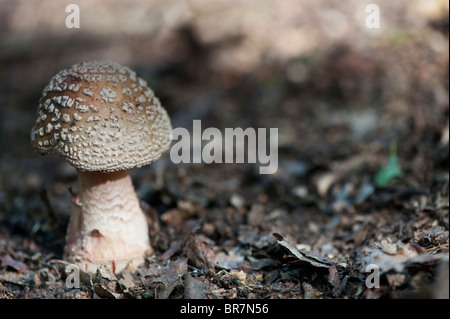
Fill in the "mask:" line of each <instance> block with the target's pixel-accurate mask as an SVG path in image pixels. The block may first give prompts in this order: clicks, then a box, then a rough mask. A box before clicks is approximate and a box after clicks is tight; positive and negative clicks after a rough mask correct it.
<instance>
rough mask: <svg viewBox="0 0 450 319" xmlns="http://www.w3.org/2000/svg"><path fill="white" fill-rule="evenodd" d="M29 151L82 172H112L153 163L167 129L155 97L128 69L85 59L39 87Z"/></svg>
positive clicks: (166, 145) (165, 117) (164, 144)
mask: <svg viewBox="0 0 450 319" xmlns="http://www.w3.org/2000/svg"><path fill="white" fill-rule="evenodd" d="M37 116H38V117H37V120H36V123H35V125H34V127H33V128H32V130H31V142H32V145H33V147H34V148H35V149H36V150H37V151H38V152H39V153H41V154H57V155H59V156H61V157H62V158H64V159H65V160H66V161H68V162H69V163H70V164H71V165H72V166H74V167H75V168H77V169H81V170H84V171H101V172H114V171H119V170H127V169H130V168H133V167H140V166H143V165H147V164H150V163H152V162H154V161H156V160H157V159H158V158H159V157H160V156H161V155H162V153H164V152H165V151H166V150H167V149H168V148H169V146H170V142H171V139H170V136H171V131H172V126H171V123H170V119H169V116H168V115H167V112H166V110H165V109H164V108H163V107H162V106H161V103H160V101H159V99H158V98H157V97H156V96H155V95H154V93H153V91H152V90H151V89H150V88H149V87H148V86H147V83H146V82H145V81H144V80H142V79H141V78H139V77H137V76H136V73H135V72H134V71H133V70H131V69H130V68H128V67H125V66H122V65H120V64H118V63H115V62H111V61H103V60H100V61H89V62H82V63H78V64H74V65H72V66H71V67H70V68H68V69H65V70H62V71H60V72H59V73H57V74H56V75H55V76H54V77H53V78H52V79H51V80H50V83H49V84H48V85H47V86H46V87H45V88H44V90H43V92H42V98H41V99H40V102H39V107H38V111H37Z"/></svg>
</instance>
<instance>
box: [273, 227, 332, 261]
mask: <svg viewBox="0 0 450 319" xmlns="http://www.w3.org/2000/svg"><path fill="white" fill-rule="evenodd" d="M273 236H274V237H275V238H276V239H277V242H278V245H280V246H281V247H283V248H284V249H286V250H287V251H288V252H289V253H290V254H291V255H293V256H294V257H295V258H297V260H296V261H294V262H291V263H289V264H290V265H294V264H306V265H309V266H313V267H318V268H329V267H330V266H331V265H334V264H336V262H335V261H334V260H332V259H330V258H327V257H323V256H320V255H319V254H318V253H316V252H307V251H304V250H299V249H297V248H296V247H295V246H293V245H292V244H290V243H288V242H287V241H285V240H284V239H283V236H281V235H280V234H277V233H273Z"/></svg>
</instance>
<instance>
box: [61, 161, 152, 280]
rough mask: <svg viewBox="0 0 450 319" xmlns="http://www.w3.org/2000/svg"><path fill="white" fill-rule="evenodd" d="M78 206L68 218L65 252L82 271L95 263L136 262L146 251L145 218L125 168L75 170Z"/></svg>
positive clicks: (122, 264)
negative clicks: (100, 170) (111, 170)
mask: <svg viewBox="0 0 450 319" xmlns="http://www.w3.org/2000/svg"><path fill="white" fill-rule="evenodd" d="M77 195H78V197H79V199H78V201H77V202H78V208H77V210H76V211H75V212H73V214H72V217H71V219H70V223H69V227H68V231H67V238H66V248H65V254H66V258H67V259H69V260H73V261H75V262H76V263H77V264H78V265H79V266H80V267H81V268H82V270H84V271H88V272H92V271H95V269H96V267H97V265H100V264H107V265H109V266H110V267H111V269H116V268H117V269H122V268H124V267H125V266H127V265H128V264H129V263H131V264H132V265H133V264H135V265H139V264H141V263H142V262H143V259H144V256H145V253H146V251H148V252H150V251H151V248H150V242H149V237H148V230H147V222H146V217H145V215H144V213H143V212H142V209H141V206H140V204H139V199H138V197H137V195H136V193H135V190H134V187H133V184H132V181H131V178H130V175H129V173H128V171H127V170H123V171H117V172H112V173H101V172H85V171H82V170H78V194H77Z"/></svg>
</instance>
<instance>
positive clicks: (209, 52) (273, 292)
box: [0, 1, 449, 299]
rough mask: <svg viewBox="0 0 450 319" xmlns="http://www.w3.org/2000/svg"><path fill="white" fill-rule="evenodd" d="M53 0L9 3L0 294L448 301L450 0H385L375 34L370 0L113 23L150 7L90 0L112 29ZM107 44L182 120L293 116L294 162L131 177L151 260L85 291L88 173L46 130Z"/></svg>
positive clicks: (105, 53) (168, 6)
mask: <svg viewBox="0 0 450 319" xmlns="http://www.w3.org/2000/svg"><path fill="white" fill-rule="evenodd" d="M50 2H51V3H53V2H52V1H41V2H16V1H4V2H2V4H1V6H2V7H1V10H0V21H2V22H1V28H0V30H1V31H0V84H1V85H0V150H1V151H0V299H20V298H30V299H35V298H77V299H92V298H114V299H122V298H138V299H140V298H164V299H178V298H199V299H209V298H249V299H292V298H304V299H330V298H338V299H342V298H350V299H362V298H448V287H449V253H448V251H449V166H448V157H449V120H448V118H449V112H448V92H449V91H448V89H449V85H448V84H449V83H448V9H443V10H439V8H438V9H436V8H435V10H434V11H433V10H432V9H433V8H431V9H429V8H427V9H426V10H425V9H423V8H421V7H419V6H418V5H417V3H418V2H419V1H412V2H408V4H405V2H404V1H398V2H395V4H388V2H387V1H385V2H383V1H381V2H383V5H385V6H388V7H389V8H386V10H384V11H382V12H385V13H386V14H385V15H384V16H383V20H382V21H383V23H386V24H385V25H387V26H388V27H385V28H384V29H383V28H382V30H381V31H380V34H375V35H373V34H369V35H368V34H367V32H368V31H367V30H360V29H361V28H362V27H361V26H359V27H358V25H357V23H358V21H359V20H357V19H356V20H352V19H350V18H349V17H351V16H352V15H353V14H354V12H353V11H352V10H353V8H354V7H352V5H355V2H354V1H348V2H347V1H346V2H343V3H342V4H339V5H338V4H336V3H334V2H333V3H334V5H332V6H327V5H326V3H327V2H326V1H310V2H305V3H302V4H300V3H299V2H297V1H279V2H277V1H263V2H262V3H264V5H261V6H260V7H256V5H255V7H249V6H251V4H249V3H250V2H249V3H247V2H239V5H237V7H233V6H231V5H229V4H228V3H227V2H221V1H217V2H213V1H212V2H208V3H210V5H208V6H202V5H200V3H201V1H192V3H191V6H192V7H190V8H189V10H190V11H189V14H184V12H185V11H183V10H184V9H186V8H185V7H184V6H183V5H181V4H180V3H184V2H176V1H175V2H170V1H169V2H163V1H150V2H145V1H135V2H136V6H135V7H134V9H133V10H135V11H136V12H135V13H136V15H135V16H136V17H142V14H140V12H143V14H148V15H149V16H150V17H151V18H152V19H150V20H151V21H150V20H145V21H146V23H143V24H140V25H138V23H137V22H135V21H130V22H129V25H122V28H121V29H119V30H117V32H111V31H108V30H107V29H108V28H107V27H105V26H108V25H109V24H111V23H112V22H111V21H108V19H111V17H112V16H114V14H117V15H118V14H119V12H124V14H125V13H129V11H126V10H132V9H130V8H122V7H121V4H120V3H116V4H115V6H113V7H110V6H108V5H107V4H106V3H104V2H101V1H98V2H97V1H96V2H95V4H92V3H91V4H89V1H80V3H81V8H82V9H83V8H88V9H90V10H91V9H92V8H93V6H96V5H97V6H99V7H98V10H100V9H101V10H104V11H101V12H105V13H104V16H101V17H102V19H103V20H102V19H99V21H101V22H103V25H100V27H98V29H95V32H94V31H93V29H92V28H94V27H93V24H94V22H93V21H92V20H93V18H92V16H88V14H87V13H86V16H84V20H82V21H84V22H83V23H85V24H84V25H82V28H81V29H80V30H81V31H79V32H78V33H76V32H75V31H74V32H73V33H71V34H69V31H68V30H66V29H65V28H63V29H64V30H62V31H61V32H58V30H60V29H58V27H56V26H54V25H52V23H57V22H58V21H59V20H58V18H55V20H54V21H53V20H49V19H48V16H47V15H51V12H49V10H47V9H46V5H47V4H48V3H50ZM149 3H150V4H149ZM212 3H215V5H212ZM411 3H413V4H411ZM436 3H440V1H436ZM383 5H382V6H381V7H382V9H385V7H383ZM121 8H122V9H123V10H122V9H121ZM405 8H407V9H405ZM61 10H64V9H63V8H62V9H61ZM108 10H110V11H108ZM91 11H92V10H91ZM91 11H90V12H91ZM62 12H64V11H62ZM111 12H113V13H114V14H113V15H111V14H110V13H111ZM161 12H163V13H170V14H167V15H163V14H161ZM363 12H364V11H363ZM31 13H36V14H37V16H36V17H35V19H34V20H33V19H18V18H17V17H18V15H19V14H21V15H26V14H31ZM400 13H401V14H400ZM125 15H126V14H125ZM160 16H161V17H162V16H163V18H160V19H161V20H162V22H161V21H160V20H158V19H159V17H160ZM64 18H65V15H64V14H63V15H62V17H61V19H62V20H63V19H64ZM61 19H60V20H61ZM136 19H137V20H139V19H138V18H136ZM342 19H344V20H342ZM46 21H52V22H46ZM55 21H56V22H55ZM231 21H234V22H235V23H231ZM101 22H98V23H101ZM95 23H97V20H96V21H95ZM115 23H116V26H119V27H120V26H121V24H120V20H119V22H117V21H116V22H115ZM330 23H331V25H330ZM333 23H336V25H333ZM83 26H86V27H84V29H83ZM142 29H144V30H146V31H145V32H144V31H142ZM355 30H356V31H355ZM357 30H360V31H357ZM138 31H139V32H138ZM94 57H97V58H98V57H101V58H108V59H113V60H117V61H118V62H120V63H122V64H126V65H129V66H130V67H131V68H133V69H135V70H136V72H137V73H138V75H139V76H141V77H143V78H144V79H146V80H147V81H148V83H149V85H150V86H151V87H152V88H153V90H154V91H155V92H156V95H157V96H158V97H159V98H160V99H161V101H162V103H163V105H164V106H165V108H166V109H167V110H168V113H169V114H170V116H171V118H172V124H173V126H174V127H186V128H188V129H191V128H192V123H193V122H192V121H193V120H195V119H200V120H202V128H203V129H204V128H207V127H216V128H219V129H220V130H221V131H222V132H224V129H225V128H230V127H231V128H235V127H242V128H247V127H253V128H278V170H277V172H276V173H275V174H267V175H264V174H260V173H259V164H258V163H257V164H218V163H216V164H202V163H201V164H189V163H186V164H174V163H172V162H171V160H170V156H169V152H168V153H167V154H165V155H164V156H163V157H162V158H161V159H160V160H159V161H157V162H156V163H154V164H153V165H150V166H147V167H142V168H139V169H138V168H136V169H133V170H131V171H130V173H131V176H132V178H133V182H134V185H135V187H136V191H137V193H138V195H139V197H140V199H141V200H142V206H143V207H144V209H145V211H146V213H147V217H148V221H149V232H150V239H151V244H152V248H153V250H154V252H153V254H152V255H150V256H147V257H146V262H145V265H143V266H140V267H137V268H136V267H132V266H130V267H129V268H127V269H125V270H123V271H121V272H120V273H117V274H112V273H111V272H110V271H108V269H103V268H102V269H99V270H98V271H97V273H96V274H95V275H93V276H91V277H89V276H88V275H86V276H82V280H81V282H80V287H78V288H69V287H68V285H67V279H68V278H70V277H69V276H70V272H67V265H68V264H67V262H65V261H64V260H63V250H64V239H65V233H66V227H67V224H68V221H69V218H70V213H71V211H72V209H73V207H72V206H71V205H72V204H71V200H70V192H69V189H70V188H72V189H76V178H77V176H76V171H75V169H73V168H72V167H71V166H69V165H68V164H67V163H65V162H64V161H63V160H61V159H59V158H56V157H52V156H43V157H41V156H39V155H38V154H36V153H34V152H33V150H32V148H31V146H30V141H29V132H30V129H31V127H32V124H33V122H34V117H35V115H36V113H35V112H36V109H37V105H38V101H39V98H40V94H41V90H42V89H43V88H44V86H45V85H46V83H47V82H48V80H49V79H50V78H51V76H52V75H53V74H55V73H56V72H58V71H59V70H60V69H62V68H64V67H67V66H68V65H70V64H72V63H76V62H80V61H82V60H86V59H91V58H94ZM240 147H242V145H241V146H240ZM395 160H397V165H395ZM383 174H384V175H383ZM389 174H393V175H392V176H390V175H389ZM378 283H379V285H377V284H378ZM373 285H376V287H373Z"/></svg>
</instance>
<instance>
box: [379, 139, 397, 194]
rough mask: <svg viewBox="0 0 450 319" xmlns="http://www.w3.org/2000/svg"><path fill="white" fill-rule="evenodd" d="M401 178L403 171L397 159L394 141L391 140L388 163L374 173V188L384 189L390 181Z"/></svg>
mask: <svg viewBox="0 0 450 319" xmlns="http://www.w3.org/2000/svg"><path fill="white" fill-rule="evenodd" d="M402 176H403V171H402V168H401V166H400V164H399V162H398V158H397V142H396V140H391V143H390V151H389V158H388V162H387V164H386V165H385V166H384V167H383V168H382V169H380V170H379V171H378V172H377V173H376V175H375V186H376V187H378V188H384V187H386V186H388V185H389V182H390V181H391V180H393V179H394V178H397V177H402Z"/></svg>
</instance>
